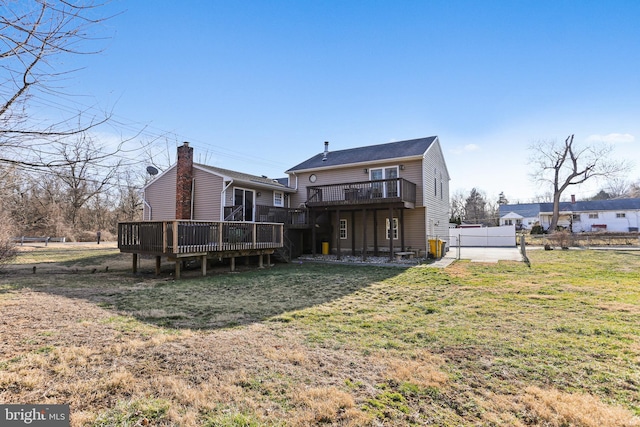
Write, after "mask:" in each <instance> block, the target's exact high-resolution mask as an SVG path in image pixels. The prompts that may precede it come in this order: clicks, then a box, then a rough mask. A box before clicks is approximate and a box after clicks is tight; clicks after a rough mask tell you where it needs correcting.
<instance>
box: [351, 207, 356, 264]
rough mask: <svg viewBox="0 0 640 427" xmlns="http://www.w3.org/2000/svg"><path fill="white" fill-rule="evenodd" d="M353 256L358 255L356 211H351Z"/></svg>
mask: <svg viewBox="0 0 640 427" xmlns="http://www.w3.org/2000/svg"><path fill="white" fill-rule="evenodd" d="M351 256H356V211H351Z"/></svg>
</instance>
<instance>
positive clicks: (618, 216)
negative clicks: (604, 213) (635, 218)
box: [616, 212, 627, 218]
mask: <svg viewBox="0 0 640 427" xmlns="http://www.w3.org/2000/svg"><path fill="white" fill-rule="evenodd" d="M626 217H627V214H626V213H624V212H618V213H617V214H616V218H626Z"/></svg>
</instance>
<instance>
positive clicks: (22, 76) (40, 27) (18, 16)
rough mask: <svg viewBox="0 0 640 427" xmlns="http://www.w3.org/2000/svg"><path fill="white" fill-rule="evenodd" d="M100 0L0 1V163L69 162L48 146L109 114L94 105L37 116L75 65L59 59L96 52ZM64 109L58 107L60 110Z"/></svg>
mask: <svg viewBox="0 0 640 427" xmlns="http://www.w3.org/2000/svg"><path fill="white" fill-rule="evenodd" d="M101 6H102V4H101V3H96V2H94V1H92V0H86V1H74V2H68V1H64V0H21V1H12V0H0V165H2V164H5V165H6V164H14V165H18V166H20V167H22V168H30V169H45V168H48V167H51V166H60V165H63V164H65V163H67V160H66V159H62V158H59V157H57V156H56V153H55V152H51V151H50V150H49V147H50V144H51V142H52V141H54V142H58V143H62V141H61V140H62V139H64V138H66V137H69V136H71V135H77V134H81V133H86V132H87V131H89V130H90V129H93V128H95V127H96V126H99V125H101V124H103V123H105V122H107V121H108V120H109V118H110V113H105V114H102V113H100V114H99V115H98V114H92V113H90V112H89V110H90V108H86V107H85V108H84V110H85V111H82V108H81V109H80V111H78V112H76V113H70V114H68V116H67V117H55V118H54V117H48V118H46V117H37V118H36V117H35V113H34V111H35V110H36V108H34V104H37V105H41V104H43V103H46V102H48V101H49V102H50V101H51V100H52V99H55V100H59V99H60V97H63V96H64V95H65V90H64V88H63V87H61V86H60V85H61V83H62V81H63V80H64V79H65V78H67V76H68V75H69V73H72V72H73V71H74V70H72V69H64V68H61V67H60V65H59V64H60V63H61V60H62V59H63V58H68V57H71V56H77V55H87V54H95V53H98V52H99V51H100V50H99V49H94V48H92V46H93V45H94V44H95V43H92V42H94V41H96V40H97V39H99V37H98V36H95V35H92V33H94V34H95V31H96V26H97V25H98V24H100V23H101V22H103V21H104V20H105V19H108V18H104V17H99V16H98V14H99V10H100V7H101ZM61 110H63V109H60V108H58V109H57V111H58V112H59V111H61Z"/></svg>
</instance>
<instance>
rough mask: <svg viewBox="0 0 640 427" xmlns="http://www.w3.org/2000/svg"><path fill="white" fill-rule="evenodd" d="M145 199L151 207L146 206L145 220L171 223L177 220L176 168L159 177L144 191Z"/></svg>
mask: <svg viewBox="0 0 640 427" xmlns="http://www.w3.org/2000/svg"><path fill="white" fill-rule="evenodd" d="M144 198H145V200H146V201H147V203H148V204H149V205H150V206H151V212H149V207H148V206H146V205H145V206H144V219H145V220H153V221H170V220H174V219H175V218H176V167H175V166H173V167H172V168H171V169H169V170H167V171H166V172H164V173H163V174H162V175H160V176H158V177H157V178H156V179H155V181H153V182H152V183H151V184H149V186H148V187H147V188H146V189H145V191H144Z"/></svg>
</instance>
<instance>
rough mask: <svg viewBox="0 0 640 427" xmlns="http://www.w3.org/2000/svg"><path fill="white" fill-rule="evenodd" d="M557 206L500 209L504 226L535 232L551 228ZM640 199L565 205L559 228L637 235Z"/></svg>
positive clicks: (561, 207) (535, 205)
mask: <svg viewBox="0 0 640 427" xmlns="http://www.w3.org/2000/svg"><path fill="white" fill-rule="evenodd" d="M552 215H553V203H523V204H514V205H502V206H500V225H514V226H515V227H516V228H518V229H524V230H531V228H532V227H533V226H534V225H536V224H539V225H541V226H542V227H543V228H544V229H545V230H546V229H547V228H549V224H550V223H551V216H552ZM638 224H640V198H635V199H614V200H591V201H582V202H575V201H574V202H561V203H560V218H559V220H558V226H561V227H566V228H568V229H570V230H571V231H573V232H576V233H579V232H585V231H609V232H618V233H620V232H637V231H638Z"/></svg>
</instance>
